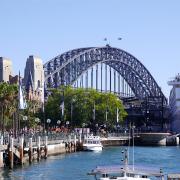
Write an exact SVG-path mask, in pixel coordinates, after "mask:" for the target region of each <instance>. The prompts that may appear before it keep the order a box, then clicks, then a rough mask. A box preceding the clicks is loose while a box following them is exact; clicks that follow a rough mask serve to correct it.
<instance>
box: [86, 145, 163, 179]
mask: <svg viewBox="0 0 180 180" xmlns="http://www.w3.org/2000/svg"><path fill="white" fill-rule="evenodd" d="M124 162H125V163H124V165H122V166H121V165H113V166H97V167H96V168H95V169H94V170H92V171H91V172H90V173H88V175H94V177H95V179H96V180H97V179H99V180H150V179H151V178H152V179H155V177H156V178H158V179H162V180H163V179H164V175H163V173H162V171H161V169H160V170H159V169H155V168H150V167H144V166H136V167H135V166H134V165H128V156H127V149H126V150H125V160H124Z"/></svg>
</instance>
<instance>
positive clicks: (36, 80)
mask: <svg viewBox="0 0 180 180" xmlns="http://www.w3.org/2000/svg"><path fill="white" fill-rule="evenodd" d="M23 84H24V86H25V89H26V91H27V96H28V99H29V100H37V101H43V99H44V70H43V63H42V60H41V59H40V58H39V57H35V56H29V57H28V58H27V61H26V67H25V71H24V80H23Z"/></svg>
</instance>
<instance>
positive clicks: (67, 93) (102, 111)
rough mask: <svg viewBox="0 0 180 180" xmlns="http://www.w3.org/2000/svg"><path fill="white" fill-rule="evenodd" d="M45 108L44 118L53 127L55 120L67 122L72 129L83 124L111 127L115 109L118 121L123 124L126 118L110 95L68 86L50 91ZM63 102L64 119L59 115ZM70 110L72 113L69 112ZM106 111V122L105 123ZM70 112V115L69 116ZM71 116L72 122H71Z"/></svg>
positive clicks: (118, 104) (113, 121)
mask: <svg viewBox="0 0 180 180" xmlns="http://www.w3.org/2000/svg"><path fill="white" fill-rule="evenodd" d="M51 92H52V94H51V96H49V98H48V101H47V103H46V106H45V112H46V118H50V119H51V120H52V123H53V124H54V125H55V124H56V122H57V120H58V119H60V120H61V121H63V120H64V122H63V123H64V124H65V122H66V121H69V122H70V124H71V126H73V127H81V126H82V124H83V123H85V124H86V125H88V126H92V125H93V124H96V123H98V124H99V125H102V124H106V125H107V126H108V127H113V126H114V125H115V124H116V113H117V108H118V109H119V119H120V122H123V120H124V118H125V117H126V116H127V113H126V111H125V110H124V106H123V104H122V102H121V101H120V100H119V99H118V98H117V97H116V96H115V95H114V94H111V93H100V92H97V91H95V90H93V89H80V88H79V89H73V88H71V87H70V86H68V87H62V88H60V89H53V90H51ZM63 93H64V102H65V115H64V119H63V117H62V115H61V110H60V104H61V102H62V101H63ZM94 106H95V122H94V120H93V108H94ZM71 110H72V111H71ZM106 111H107V112H108V115H107V122H106ZM71 112H72V114H71ZM71 115H72V121H71Z"/></svg>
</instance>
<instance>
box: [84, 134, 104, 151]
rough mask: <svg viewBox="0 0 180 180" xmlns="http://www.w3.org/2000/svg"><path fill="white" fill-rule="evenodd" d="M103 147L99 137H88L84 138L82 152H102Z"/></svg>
mask: <svg viewBox="0 0 180 180" xmlns="http://www.w3.org/2000/svg"><path fill="white" fill-rule="evenodd" d="M102 149H103V145H102V144H101V141H100V136H93V135H88V136H86V137H85V138H84V142H83V150H85V151H102Z"/></svg>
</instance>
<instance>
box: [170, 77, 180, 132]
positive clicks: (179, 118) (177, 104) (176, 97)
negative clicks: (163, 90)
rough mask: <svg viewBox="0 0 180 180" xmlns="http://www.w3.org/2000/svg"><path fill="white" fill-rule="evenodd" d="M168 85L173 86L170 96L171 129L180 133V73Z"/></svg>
mask: <svg viewBox="0 0 180 180" xmlns="http://www.w3.org/2000/svg"><path fill="white" fill-rule="evenodd" d="M168 85H170V86H172V89H171V92H170V96H169V106H170V121H171V129H172V131H173V132H176V133H180V74H178V75H177V76H176V77H175V78H174V79H173V80H172V81H169V82H168Z"/></svg>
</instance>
